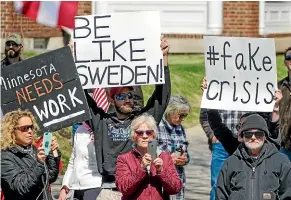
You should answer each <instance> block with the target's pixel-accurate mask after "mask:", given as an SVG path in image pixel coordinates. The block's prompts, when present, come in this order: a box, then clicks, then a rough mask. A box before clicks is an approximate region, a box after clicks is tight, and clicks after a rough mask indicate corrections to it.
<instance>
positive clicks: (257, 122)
mask: <svg viewBox="0 0 291 200" xmlns="http://www.w3.org/2000/svg"><path fill="white" fill-rule="evenodd" d="M251 129H259V130H261V131H264V132H265V134H266V137H268V136H269V130H268V126H267V123H266V121H265V119H264V118H263V117H261V116H260V115H258V114H252V115H249V116H247V117H246V118H245V120H244V121H243V123H242V125H241V133H243V132H244V131H247V130H251Z"/></svg>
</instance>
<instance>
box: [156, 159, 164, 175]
mask: <svg viewBox="0 0 291 200" xmlns="http://www.w3.org/2000/svg"><path fill="white" fill-rule="evenodd" d="M163 163H164V162H163V160H162V159H161V158H156V159H155V160H154V166H155V168H156V171H157V172H161V171H162V170H163Z"/></svg>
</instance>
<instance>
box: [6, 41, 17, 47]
mask: <svg viewBox="0 0 291 200" xmlns="http://www.w3.org/2000/svg"><path fill="white" fill-rule="evenodd" d="M6 46H7V47H10V46H12V47H18V44H16V43H15V42H11V41H9V42H6Z"/></svg>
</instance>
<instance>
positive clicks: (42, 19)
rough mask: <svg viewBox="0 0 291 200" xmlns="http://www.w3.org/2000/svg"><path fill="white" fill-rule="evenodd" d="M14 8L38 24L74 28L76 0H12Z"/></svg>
mask: <svg viewBox="0 0 291 200" xmlns="http://www.w3.org/2000/svg"><path fill="white" fill-rule="evenodd" d="M14 8H15V11H16V12H17V13H19V14H23V15H25V16H27V17H29V18H31V19H33V20H35V21H37V22H38V23H39V24H43V25H46V26H51V27H57V26H64V27H68V28H74V27H75V15H76V14H77V10H78V1H14Z"/></svg>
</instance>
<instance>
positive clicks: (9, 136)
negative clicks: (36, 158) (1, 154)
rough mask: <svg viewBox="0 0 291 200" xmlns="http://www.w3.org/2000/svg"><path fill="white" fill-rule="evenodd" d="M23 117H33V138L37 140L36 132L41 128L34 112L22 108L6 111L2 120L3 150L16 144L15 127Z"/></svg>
mask: <svg viewBox="0 0 291 200" xmlns="http://www.w3.org/2000/svg"><path fill="white" fill-rule="evenodd" d="M22 117H29V118H30V119H31V121H32V125H33V130H32V131H33V135H32V139H33V141H35V140H36V137H37V136H36V133H37V131H38V130H39V127H38V125H37V123H36V120H35V118H34V116H33V115H32V113H31V112H30V111H28V110H20V109H18V110H16V111H11V112H8V113H6V114H5V115H4V117H3V119H2V120H1V140H0V148H1V149H2V150H5V149H8V148H10V147H12V146H14V145H15V136H14V134H15V127H16V126H17V125H18V122H19V120H20V119H21V118H22Z"/></svg>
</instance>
